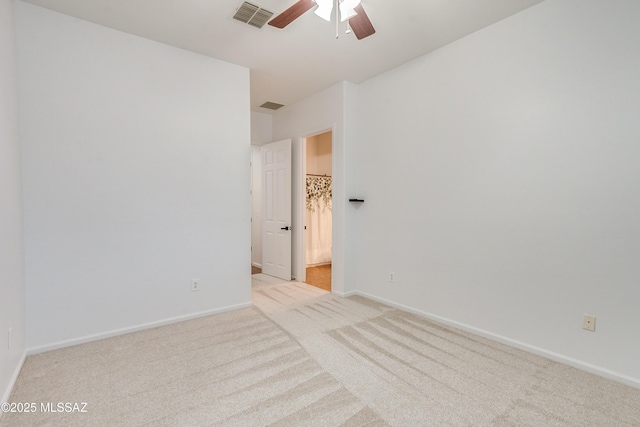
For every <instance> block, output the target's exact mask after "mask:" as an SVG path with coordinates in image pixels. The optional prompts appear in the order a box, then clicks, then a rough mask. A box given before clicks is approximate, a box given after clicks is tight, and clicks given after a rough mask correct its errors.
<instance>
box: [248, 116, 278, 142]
mask: <svg viewBox="0 0 640 427" xmlns="http://www.w3.org/2000/svg"><path fill="white" fill-rule="evenodd" d="M272 138H273V116H272V115H271V114H265V113H258V112H256V111H252V112H251V144H253V145H264V144H267V143H269V142H273V139H272Z"/></svg>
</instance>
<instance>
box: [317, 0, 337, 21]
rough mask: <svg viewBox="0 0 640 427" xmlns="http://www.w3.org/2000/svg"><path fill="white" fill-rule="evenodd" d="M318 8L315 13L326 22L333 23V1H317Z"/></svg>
mask: <svg viewBox="0 0 640 427" xmlns="http://www.w3.org/2000/svg"><path fill="white" fill-rule="evenodd" d="M316 3H317V4H318V8H317V9H316V10H315V11H314V12H313V13H315V14H316V15H318V16H319V17H320V18H322V19H324V20H325V21H331V11H332V10H333V0H316Z"/></svg>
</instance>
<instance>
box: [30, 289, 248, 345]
mask: <svg viewBox="0 0 640 427" xmlns="http://www.w3.org/2000/svg"><path fill="white" fill-rule="evenodd" d="M251 306H252V303H251V301H249V302H245V303H242V304H236V305H230V306H227V307H222V308H216V309H213V310H207V311H200V312H198V313H193V314H187V315H184V316H176V317H171V318H169V319H164V320H159V321H157V322H149V323H143V324H140V325H137V326H131V327H127V328H122V329H115V330H112V331H107V332H101V333H98V334H92V335H86V336H84V337H80V338H72V339H70V340H65V341H59V342H55V343H51V344H45V345H42V346H38V347H32V348H29V349H27V352H26V353H27V355H32V354H38V353H44V352H45V351H50V350H57V349H60V348H64V347H71V346H73V345H78V344H84V343H88V342H91V341H98V340H101V339H105V338H111V337H115V336H118V335H124V334H129V333H131V332H137V331H142V330H145V329H151V328H157V327H158V326H164V325H170V324H172V323H178V322H184V321H185V320H191V319H196V318H198V317H204V316H210V315H212V314H218V313H224V312H226V311H231V310H238V309H240V308H247V307H251Z"/></svg>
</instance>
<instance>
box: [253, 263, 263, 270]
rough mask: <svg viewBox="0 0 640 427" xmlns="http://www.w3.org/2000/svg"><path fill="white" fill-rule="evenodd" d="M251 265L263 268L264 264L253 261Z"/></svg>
mask: <svg viewBox="0 0 640 427" xmlns="http://www.w3.org/2000/svg"><path fill="white" fill-rule="evenodd" d="M251 267H256V268H260V269H262V264H260V263H259V262H252V263H251Z"/></svg>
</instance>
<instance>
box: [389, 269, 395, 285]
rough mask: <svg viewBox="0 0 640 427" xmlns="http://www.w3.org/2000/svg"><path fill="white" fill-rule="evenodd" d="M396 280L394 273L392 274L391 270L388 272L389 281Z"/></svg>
mask: <svg viewBox="0 0 640 427" xmlns="http://www.w3.org/2000/svg"><path fill="white" fill-rule="evenodd" d="M395 281H396V275H395V274H393V271H390V272H389V282H391V283H393V282H395Z"/></svg>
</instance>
